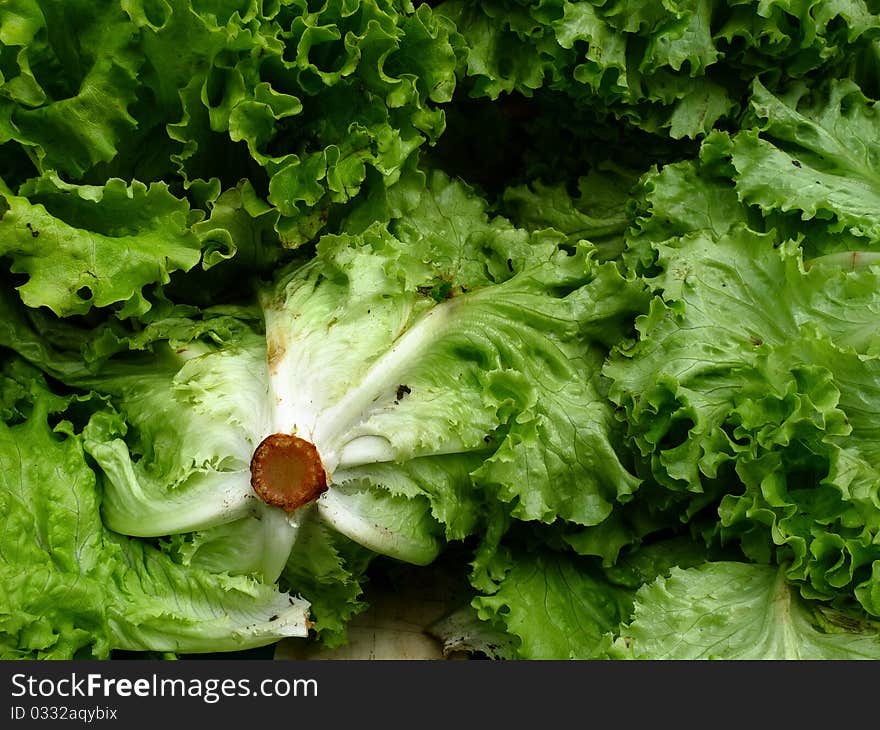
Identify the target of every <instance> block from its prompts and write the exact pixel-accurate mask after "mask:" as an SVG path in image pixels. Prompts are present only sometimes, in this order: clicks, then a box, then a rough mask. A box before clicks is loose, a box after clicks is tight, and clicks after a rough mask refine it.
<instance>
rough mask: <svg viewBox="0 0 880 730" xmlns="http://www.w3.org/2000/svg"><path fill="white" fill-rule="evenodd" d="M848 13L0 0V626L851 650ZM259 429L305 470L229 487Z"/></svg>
mask: <svg viewBox="0 0 880 730" xmlns="http://www.w3.org/2000/svg"><path fill="white" fill-rule="evenodd" d="M878 43H880V7H876V6H875V4H873V3H871V2H862V0H850V1H849V2H835V1H834V0H809V1H803V2H795V1H794V0H776V1H773V2H755V1H752V0H731V1H729V2H721V1H720V0H681V1H680V2H672V1H669V2H662V3H654V2H636V1H634V0H582V1H579V2H573V1H570V0H538V1H534V2H532V1H527V0H480V1H479V2H459V0H446V1H445V2H440V3H420V4H416V3H411V2H406V1H402V0H401V1H398V0H335V1H334V0H319V1H313V0H281V1H278V0H275V1H270V0H250V1H247V0H234V1H227V0H215V1H213V2H194V1H192V0H179V1H178V0H161V1H160V2H152V1H147V0H144V1H142V2H141V1H138V0H130V1H129V0H126V1H124V2H119V3H115V2H101V3H83V2H70V1H68V0H66V1H65V2H60V1H59V0H54V1H51V0H20V1H16V2H13V3H7V4H6V5H4V7H3V8H2V9H0V416H2V418H0V421H2V423H0V505H2V510H0V524H2V529H0V574H2V576H3V577H2V584H3V586H4V590H3V591H0V655H2V656H3V657H30V658H34V657H36V658H71V657H77V658H85V657H93V658H106V657H111V656H113V655H114V652H117V651H120V650H128V651H136V652H151V654H150V655H151V656H155V655H157V654H156V653H157V652H158V653H160V654H187V653H191V652H212V651H233V650H237V649H245V648H249V647H255V646H262V645H267V644H271V643H273V642H275V641H278V640H279V639H282V638H284V637H288V636H300V637H303V636H309V637H311V640H314V641H322V642H324V643H325V644H327V645H330V646H333V645H337V644H339V643H341V642H344V641H345V640H346V624H347V622H348V621H349V619H350V618H351V617H352V616H353V615H355V614H356V613H357V612H358V611H360V610H362V609H363V608H364V606H365V603H364V587H365V585H366V584H367V583H368V581H369V580H370V578H371V576H374V575H375V574H376V573H377V572H381V571H385V570H389V569H390V566H394V565H398V564H400V563H406V564H412V565H417V566H421V567H419V568H418V570H421V571H425V572H426V573H430V571H431V570H432V569H433V565H434V564H435V563H436V562H437V561H438V560H440V559H441V558H442V559H443V561H444V565H445V566H446V567H448V566H449V564H450V561H452V562H453V563H454V564H455V565H456V566H457V567H456V569H457V570H458V571H459V573H460V574H461V575H462V576H463V577H465V578H466V580H467V583H468V585H469V586H470V593H471V595H470V598H469V600H468V601H467V602H466V603H465V604H464V605H463V606H461V608H460V609H459V610H458V611H457V612H456V613H455V614H454V615H453V616H452V617H450V619H449V620H447V621H444V622H441V624H438V625H437V627H436V631H437V633H438V634H439V635H440V636H441V638H446V639H448V638H449V637H448V636H444V633H446V634H448V632H451V631H455V632H458V633H457V637H458V638H457V646H458V647H462V646H465V647H466V648H469V649H471V650H472V651H475V652H481V653H483V654H485V655H487V656H493V657H503V658H527V659H544V658H554V659H555V658H563V659H567V658H612V659H628V658H649V659H650V658H664V659H668V658H672V659H675V658H812V659H815V658H878V657H880V624H878V620H880V415H878V414H880V337H878V334H877V333H878V329H877V324H876V323H877V321H878V314H880V295H878V292H880V249H878V248H877V243H876V242H877V239H878V236H880V212H878V211H880V146H878V142H877V139H878V130H880V116H878V114H880V112H878V103H880V102H878V99H880V84H878V78H877V75H876V71H875V68H876V63H877V61H878V49H880V46H878ZM275 433H284V434H295V435H297V436H299V437H301V438H303V439H306V440H308V441H309V442H311V443H313V444H314V445H315V447H316V448H317V450H318V452H319V453H320V455H321V459H322V462H323V467H324V469H325V471H326V475H327V482H328V489H327V491H326V492H325V493H324V494H322V495H321V496H320V497H319V498H318V499H316V500H314V501H313V502H310V503H309V504H307V505H305V506H303V507H300V508H298V509H296V510H293V511H285V510H283V509H281V508H279V507H276V506H272V505H270V504H267V503H265V502H263V501H262V500H261V499H260V498H259V497H258V496H257V493H256V492H255V491H254V489H253V487H252V484H251V478H252V475H251V458H252V455H253V453H254V450H255V449H256V448H257V446H258V445H259V444H260V443H261V442H262V441H263V440H264V439H266V438H267V437H268V436H270V435H271V434H275Z"/></svg>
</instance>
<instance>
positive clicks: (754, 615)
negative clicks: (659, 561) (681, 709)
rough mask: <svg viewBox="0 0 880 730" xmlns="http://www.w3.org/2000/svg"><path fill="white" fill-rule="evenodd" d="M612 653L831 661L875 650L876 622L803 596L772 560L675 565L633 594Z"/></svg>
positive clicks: (871, 655) (879, 641) (868, 655)
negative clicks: (629, 614) (632, 603)
mask: <svg viewBox="0 0 880 730" xmlns="http://www.w3.org/2000/svg"><path fill="white" fill-rule="evenodd" d="M611 656H612V657H613V658H618V659H655V660H670V659H684V660H693V659H722V660H756V659H771V660H795V659H801V660H831V659H843V660H854V659H873V660H876V659H877V658H878V656H880V634H878V632H877V626H876V624H875V623H873V622H870V621H865V620H864V619H859V618H856V617H852V616H850V615H848V614H847V613H845V612H843V611H838V610H834V609H830V608H827V607H821V606H817V605H816V604H814V603H810V602H807V601H805V600H803V599H802V598H801V597H800V596H799V595H798V593H797V591H796V590H794V589H793V588H792V587H791V586H790V585H789V584H788V583H787V582H786V580H785V577H784V570H780V569H779V568H776V567H774V566H770V565H751V564H748V563H739V562H712V563H705V564H704V565H701V566H698V567H692V568H687V569H683V568H679V567H673V568H672V569H671V571H670V573H669V574H668V576H661V577H659V578H657V579H656V580H654V581H653V582H650V583H647V584H645V585H644V586H643V587H642V588H641V589H639V590H638V591H637V592H636V596H635V607H634V613H633V619H632V620H631V621H630V622H629V623H628V624H626V625H624V626H623V628H622V630H621V636H620V638H618V639H617V641H616V642H615V644H614V648H613V650H612V652H611Z"/></svg>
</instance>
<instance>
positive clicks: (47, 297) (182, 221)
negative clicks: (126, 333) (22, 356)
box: [0, 174, 201, 317]
mask: <svg viewBox="0 0 880 730" xmlns="http://www.w3.org/2000/svg"><path fill="white" fill-rule="evenodd" d="M189 212H190V210H189V205H188V204H187V203H186V201H184V200H180V199H178V198H176V197H175V196H174V195H172V194H171V192H170V191H169V190H168V186H167V185H165V184H162V183H156V184H153V185H151V186H149V187H147V186H145V185H143V184H141V183H132V184H131V185H126V184H125V182H123V181H122V180H119V179H113V180H109V181H108V182H107V183H106V184H105V185H103V186H95V185H71V184H69V183H65V182H64V181H63V180H61V179H60V178H59V177H58V176H57V175H56V174H48V175H46V176H44V177H41V178H35V179H32V180H29V181H28V182H27V183H25V184H24V185H23V186H22V187H21V189H20V190H19V192H18V194H14V193H12V192H11V191H10V190H8V189H7V188H5V187H4V186H3V184H2V182H0V255H2V256H9V257H10V258H11V267H10V269H11V271H12V272H13V273H16V274H26V275H27V281H26V282H25V283H23V284H22V285H20V286H19V287H18V291H19V294H20V296H21V298H22V301H24V303H25V304H27V305H28V306H29V307H33V308H37V307H48V308H49V309H51V310H52V311H53V312H55V313H56V314H58V315H60V316H70V315H74V314H84V313H86V312H88V311H89V310H90V309H91V308H92V307H108V306H111V305H116V307H117V315H118V316H119V317H130V316H137V315H140V314H143V313H144V312H146V311H147V310H148V309H149V308H150V306H151V305H150V303H149V302H148V301H147V299H146V298H145V296H144V293H143V291H142V290H143V289H144V287H146V286H147V285H154V284H164V283H167V282H168V281H169V277H170V274H171V273H172V272H174V271H177V270H183V271H186V270H189V269H191V268H192V267H193V266H195V265H196V264H197V263H198V262H199V260H200V257H201V252H200V246H199V242H198V239H197V238H196V237H195V235H194V234H193V233H192V231H191V230H190V229H189V227H188V220H187V219H188V215H189Z"/></svg>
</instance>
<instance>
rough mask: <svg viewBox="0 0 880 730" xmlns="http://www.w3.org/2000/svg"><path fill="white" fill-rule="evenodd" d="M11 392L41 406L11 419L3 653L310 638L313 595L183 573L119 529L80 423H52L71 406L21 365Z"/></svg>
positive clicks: (2, 552)
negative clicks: (106, 518)
mask: <svg viewBox="0 0 880 730" xmlns="http://www.w3.org/2000/svg"><path fill="white" fill-rule="evenodd" d="M20 364H21V363H20V362H19V366H20ZM0 387H2V392H3V393H4V395H6V396H8V395H9V394H17V395H18V396H19V397H18V398H16V401H18V402H19V403H20V407H22V408H23V407H26V406H29V405H30V403H29V402H28V401H27V400H25V401H24V402H21V401H22V400H23V399H25V398H26V399H28V400H32V405H33V409H32V411H31V413H30V414H29V416H28V417H27V418H26V419H25V420H22V421H20V422H19V423H15V424H13V425H7V424H6V423H4V424H2V425H0V466H2V468H0V505H2V511H3V519H4V523H3V524H4V528H3V531H2V533H0V577H2V582H3V586H4V590H3V594H2V597H0V654H2V656H3V657H4V658H56V659H71V658H106V657H108V656H109V654H110V652H111V651H112V650H113V649H129V650H137V651H164V652H199V651H218V650H224V649H225V650H235V649H244V648H248V647H252V646H260V645H263V644H268V643H271V642H273V641H276V640H277V639H279V638H281V637H283V636H303V635H305V634H306V631H307V628H306V618H307V615H308V604H307V603H306V602H305V601H302V600H300V599H298V598H293V597H291V596H288V595H286V594H283V593H280V592H277V591H276V590H275V589H273V588H272V587H270V586H268V585H265V584H262V583H258V582H257V581H255V580H252V579H249V578H244V577H230V576H228V575H226V574H223V573H220V574H215V573H208V572H206V571H203V570H196V569H192V568H184V567H183V566H180V565H177V564H176V563H173V562H172V561H171V560H170V559H169V558H168V556H167V555H165V554H163V553H161V552H159V551H158V550H156V549H155V548H153V547H150V546H149V545H146V544H144V543H141V542H138V541H136V540H130V539H128V538H124V537H120V536H118V535H115V534H114V533H111V532H109V531H108V530H107V529H106V528H105V527H104V526H103V524H102V522H101V516H100V512H99V509H100V502H99V497H98V491H97V489H96V484H95V474H94V472H93V471H92V470H91V469H90V468H89V466H88V465H87V463H86V460H85V454H84V452H83V448H82V442H81V438H80V437H79V436H77V435H76V434H75V433H73V432H72V430H71V426H70V424H69V423H66V422H62V423H61V424H59V426H57V427H56V428H55V429H54V430H53V429H51V428H50V427H49V425H48V422H47V419H48V417H49V414H50V412H51V411H55V410H57V409H58V408H59V406H63V405H66V404H64V403H63V402H62V403H59V402H58V401H59V400H61V399H58V398H55V397H54V396H52V394H51V393H49V391H48V390H47V389H46V387H45V385H43V384H42V383H41V381H40V379H39V378H38V377H35V375H34V373H33V371H31V370H25V369H24V368H22V367H16V366H15V365H13V369H12V373H11V376H10V372H9V370H8V369H7V373H5V374H4V375H3V377H2V380H0ZM28 410H30V409H28ZM23 536H25V537H24V538H23Z"/></svg>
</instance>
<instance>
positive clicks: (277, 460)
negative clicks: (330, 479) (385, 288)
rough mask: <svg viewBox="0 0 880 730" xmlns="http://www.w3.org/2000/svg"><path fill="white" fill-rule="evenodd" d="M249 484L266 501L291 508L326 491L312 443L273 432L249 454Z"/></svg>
mask: <svg viewBox="0 0 880 730" xmlns="http://www.w3.org/2000/svg"><path fill="white" fill-rule="evenodd" d="M251 486H252V487H253V489H254V491H255V492H256V493H257V496H259V498H260V499H262V500H263V501H264V502H266V503H267V504H271V505H273V506H275V507H280V508H281V509H283V510H285V511H286V512H293V511H294V510H295V509H298V508H299V507H302V506H303V505H304V504H308V503H309V502H313V501H314V500H316V499H317V498H318V497H320V496H321V495H322V494H323V493H324V492H326V491H327V474H326V472H325V471H324V465H323V464H322V463H321V456H320V455H319V454H318V449H317V448H315V445H314V444H313V443H311V442H309V441H306V440H305V439H301V438H299V436H293V435H292V434H285V433H273V434H272V435H271V436H267V437H266V438H264V439H263V441H262V442H261V443H260V445H259V446H258V447H257V448H256V451H254V455H253V457H252V458H251Z"/></svg>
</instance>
